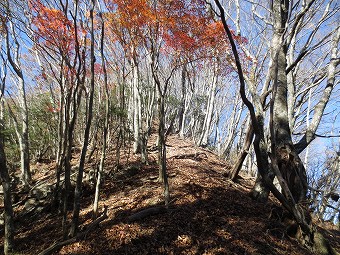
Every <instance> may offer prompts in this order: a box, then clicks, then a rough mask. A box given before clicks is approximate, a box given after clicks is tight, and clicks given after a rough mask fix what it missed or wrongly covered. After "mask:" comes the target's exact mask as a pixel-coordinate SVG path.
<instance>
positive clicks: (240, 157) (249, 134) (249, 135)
mask: <svg viewBox="0 0 340 255" xmlns="http://www.w3.org/2000/svg"><path fill="white" fill-rule="evenodd" d="M253 138H254V130H253V127H252V124H251V123H249V126H248V129H247V133H246V137H245V141H244V144H243V148H242V151H241V152H240V153H239V155H238V159H237V162H236V164H235V165H234V167H233V168H232V170H231V172H230V173H229V175H228V177H229V178H230V179H231V180H233V181H235V180H236V178H237V176H238V174H239V172H240V171H241V168H242V165H243V161H244V160H245V158H246V157H247V155H248V153H249V149H250V145H251V144H252V142H253Z"/></svg>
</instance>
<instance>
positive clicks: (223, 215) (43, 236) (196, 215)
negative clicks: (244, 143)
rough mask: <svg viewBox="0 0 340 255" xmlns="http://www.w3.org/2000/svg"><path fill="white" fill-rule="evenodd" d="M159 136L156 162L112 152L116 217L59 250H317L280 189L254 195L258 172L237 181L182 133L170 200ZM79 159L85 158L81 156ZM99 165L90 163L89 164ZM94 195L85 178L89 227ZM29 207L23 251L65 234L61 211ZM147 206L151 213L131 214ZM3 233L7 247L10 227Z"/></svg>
mask: <svg viewBox="0 0 340 255" xmlns="http://www.w3.org/2000/svg"><path fill="white" fill-rule="evenodd" d="M154 144H155V138H154V137H152V138H151V139H150V146H149V148H150V150H149V165H143V164H141V163H140V159H139V156H138V155H132V154H130V153H129V152H128V151H125V153H123V155H122V158H121V160H120V167H119V169H118V170H116V167H115V164H116V163H115V162H116V161H115V159H114V157H115V153H109V155H108V158H107V161H106V163H107V165H106V174H105V176H104V182H103V185H102V190H101V198H100V199H101V200H100V208H101V210H103V208H104V206H105V207H107V214H108V218H107V219H106V220H104V221H102V222H101V223H100V224H99V226H97V227H96V228H94V229H93V230H92V231H90V232H89V233H88V234H87V235H86V236H85V238H84V239H83V240H80V241H78V242H74V243H72V244H69V245H66V246H64V247H62V248H61V249H60V250H58V251H57V252H55V253H54V254H74V255H76V254H77V255H85V254H134V255H137V254H230V255H232V254H242V255H243V254H254V255H256V254H257V255H260V254H263V255H267V254H291V255H307V254H311V253H310V252H309V251H307V250H306V249H304V248H303V247H302V246H300V245H299V243H298V242H297V241H296V240H295V239H293V238H290V237H289V236H288V235H287V234H286V228H285V226H284V225H283V224H282V223H281V221H280V215H279V214H277V215H275V214H276V209H277V208H278V206H279V204H278V202H277V201H276V200H275V199H274V198H273V197H270V201H269V202H268V203H266V204H260V203H257V202H254V201H253V200H252V199H251V198H250V197H249V196H248V193H249V191H250V189H251V187H252V185H253V183H254V179H253V178H250V177H245V176H241V177H240V178H239V179H238V181H237V182H235V183H234V182H231V181H230V180H228V179H227V178H226V177H224V176H225V173H226V172H228V171H229V169H230V165H229V164H228V162H226V161H224V160H221V159H219V158H218V157H217V156H216V155H215V154H214V153H212V152H211V151H209V150H207V149H202V148H198V147H195V146H194V145H193V144H192V143H191V142H190V141H187V140H182V139H180V138H179V137H177V136H170V137H169V138H168V140H167V171H168V176H169V184H170V193H171V202H170V205H169V207H168V208H165V207H164V206H163V203H164V202H163V200H164V199H163V186H162V184H161V183H158V182H157V177H158V166H157V161H156V160H157V151H156V150H153V149H152V148H153V147H154V146H152V145H154ZM93 162H94V161H93ZM73 163H74V164H76V163H77V157H76V156H75V158H74V162H73ZM54 167H55V166H54V165H53V164H47V163H44V164H39V165H35V168H36V171H35V174H34V179H36V180H38V179H42V178H46V176H50V177H51V178H50V179H51V180H52V179H53V174H54ZM93 167H94V166H93V165H91V164H88V165H87V170H88V169H91V168H93ZM93 197H94V188H93V187H90V186H89V187H88V186H85V187H84V193H83V198H82V202H81V204H82V210H81V227H83V228H84V229H85V228H86V226H87V225H88V224H90V223H91V222H92V221H93V219H92V203H93ZM23 198H24V195H23V196H22V197H21V199H23ZM155 208H162V209H160V210H158V209H155ZM1 210H3V208H1ZM22 210H24V208H23V206H17V207H16V209H15V214H16V237H15V238H16V239H15V251H16V253H15V254H28V255H30V254H32V255H33V254H38V253H39V252H41V251H43V250H44V249H46V248H48V247H49V246H51V245H52V244H53V243H55V242H56V241H58V240H59V241H60V240H61V236H62V233H61V215H60V214H58V213H57V212H51V211H49V210H48V209H46V210H42V211H40V212H39V213H33V214H26V215H24V216H22V217H19V216H20V213H21V211H22ZM144 210H145V211H144ZM140 212H146V213H145V215H144V214H143V213H142V214H143V216H142V217H131V216H133V215H137V216H138V214H137V213H140ZM149 212H152V213H149ZM70 217H71V211H70ZM320 230H321V231H322V232H323V233H324V235H326V237H327V238H328V239H329V240H330V242H331V243H332V245H333V247H334V248H336V249H337V250H338V251H339V250H340V238H339V237H340V232H339V231H337V230H335V228H332V227H328V226H320ZM0 235H1V242H0V246H2V247H0V252H2V251H3V230H1V233H0Z"/></svg>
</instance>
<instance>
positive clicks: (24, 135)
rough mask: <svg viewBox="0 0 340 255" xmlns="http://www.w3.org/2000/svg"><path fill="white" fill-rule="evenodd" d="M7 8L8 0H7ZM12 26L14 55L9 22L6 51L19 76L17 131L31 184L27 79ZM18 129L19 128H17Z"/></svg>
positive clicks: (23, 171)
mask: <svg viewBox="0 0 340 255" xmlns="http://www.w3.org/2000/svg"><path fill="white" fill-rule="evenodd" d="M6 4H7V8H9V6H8V2H6ZM10 27H11V30H12V38H13V40H14V45H15V49H14V56H12V50H11V43H10V41H9V37H10V31H9V27H8V26H7V24H4V29H5V38H6V51H7V58H8V61H9V63H10V65H11V66H12V68H13V70H14V72H15V74H16V75H17V77H18V81H19V84H18V92H19V102H20V114H21V121H22V129H21V132H19V131H18V132H17V134H18V140H19V146H20V158H21V179H22V181H23V183H24V185H25V186H29V182H30V180H31V172H30V162H29V160H30V156H29V139H28V108H27V101H26V91H25V80H24V75H23V72H22V69H21V66H20V60H19V57H20V55H19V54H20V53H19V49H20V45H19V42H18V41H17V40H16V37H15V32H14V27H13V24H12V23H11V22H10ZM17 129H18V128H17Z"/></svg>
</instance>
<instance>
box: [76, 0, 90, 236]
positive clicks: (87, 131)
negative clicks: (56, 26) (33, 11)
mask: <svg viewBox="0 0 340 255" xmlns="http://www.w3.org/2000/svg"><path fill="white" fill-rule="evenodd" d="M94 5H95V3H94V0H92V6H91V9H90V22H91V46H90V47H91V49H90V51H91V53H90V55H91V81H90V92H89V103H88V108H87V109H88V110H87V121H86V127H85V132H84V143H83V148H82V151H81V156H80V161H79V170H78V176H77V183H76V188H75V192H74V204H73V218H72V225H71V230H70V236H72V237H73V236H75V235H76V234H77V231H78V226H79V212H80V198H81V194H82V183H83V173H84V166H85V160H86V152H87V147H88V144H89V136H90V129H91V124H92V115H93V114H92V112H93V98H94V63H95V56H94V44H95V41H94V22H93V12H94ZM78 105H79V104H78Z"/></svg>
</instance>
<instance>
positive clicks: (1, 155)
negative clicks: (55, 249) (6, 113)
mask: <svg viewBox="0 0 340 255" xmlns="http://www.w3.org/2000/svg"><path fill="white" fill-rule="evenodd" d="M0 125H2V123H0ZM2 141H3V137H2V127H0V181H1V184H2V187H3V193H4V209H5V210H4V218H5V226H4V227H5V241H4V253H5V255H8V254H10V253H11V251H12V250H13V248H14V247H13V241H14V219H13V208H12V199H11V179H10V176H9V174H8V169H7V165H6V155H5V151H4V147H3V143H2Z"/></svg>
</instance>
